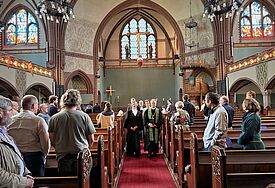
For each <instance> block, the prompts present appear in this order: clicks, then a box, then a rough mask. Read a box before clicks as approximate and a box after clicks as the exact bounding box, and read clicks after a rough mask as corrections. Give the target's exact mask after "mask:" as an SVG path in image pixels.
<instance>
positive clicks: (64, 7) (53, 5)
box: [35, 0, 75, 23]
mask: <svg viewBox="0 0 275 188" xmlns="http://www.w3.org/2000/svg"><path fill="white" fill-rule="evenodd" d="M37 8H38V10H36V11H35V13H36V14H37V15H38V16H39V18H42V15H45V17H46V18H47V20H50V21H54V17H55V18H56V19H55V20H56V23H59V20H58V18H62V19H63V20H64V22H68V21H69V20H70V17H72V18H75V15H74V12H73V8H74V7H73V4H72V3H71V1H70V2H69V0H41V2H40V3H39V4H38V7H37Z"/></svg>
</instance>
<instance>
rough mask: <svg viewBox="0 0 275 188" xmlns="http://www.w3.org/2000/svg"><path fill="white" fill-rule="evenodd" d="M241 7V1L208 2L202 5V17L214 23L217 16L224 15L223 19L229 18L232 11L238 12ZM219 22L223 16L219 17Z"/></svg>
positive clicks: (220, 0)
mask: <svg viewBox="0 0 275 188" xmlns="http://www.w3.org/2000/svg"><path fill="white" fill-rule="evenodd" d="M241 5H242V2H241V0H232V1H229V0H208V1H207V2H206V3H205V4H204V14H203V17H206V16H207V17H208V18H209V19H210V21H211V22H213V21H214V18H215V17H216V16H217V15H223V14H225V18H229V17H231V16H232V15H233V13H234V11H238V10H239V8H240V7H241ZM241 11H242V10H241ZM220 21H223V16H220Z"/></svg>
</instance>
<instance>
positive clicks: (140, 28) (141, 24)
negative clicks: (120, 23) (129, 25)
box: [138, 19, 146, 32]
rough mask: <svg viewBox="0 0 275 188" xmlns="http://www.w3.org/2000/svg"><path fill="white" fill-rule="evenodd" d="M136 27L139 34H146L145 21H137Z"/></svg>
mask: <svg viewBox="0 0 275 188" xmlns="http://www.w3.org/2000/svg"><path fill="white" fill-rule="evenodd" d="M138 27H139V31H140V32H146V21H145V20H144V19H140V20H139V21H138Z"/></svg>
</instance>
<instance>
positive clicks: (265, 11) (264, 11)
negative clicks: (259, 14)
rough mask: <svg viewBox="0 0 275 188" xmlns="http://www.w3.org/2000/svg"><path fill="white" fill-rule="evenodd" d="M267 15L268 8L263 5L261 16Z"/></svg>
mask: <svg viewBox="0 0 275 188" xmlns="http://www.w3.org/2000/svg"><path fill="white" fill-rule="evenodd" d="M267 15H269V12H268V10H267V9H266V8H265V6H263V17H265V16H267Z"/></svg>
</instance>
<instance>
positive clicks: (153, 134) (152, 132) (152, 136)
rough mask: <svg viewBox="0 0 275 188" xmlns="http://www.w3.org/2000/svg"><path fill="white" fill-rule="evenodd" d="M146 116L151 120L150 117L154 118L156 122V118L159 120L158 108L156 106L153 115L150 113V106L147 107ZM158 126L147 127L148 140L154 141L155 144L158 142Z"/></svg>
mask: <svg viewBox="0 0 275 188" xmlns="http://www.w3.org/2000/svg"><path fill="white" fill-rule="evenodd" d="M148 118H149V120H152V119H154V122H153V123H154V124H155V123H156V124H157V123H158V120H159V109H158V108H156V110H155V114H154V115H153V114H152V109H151V108H149V109H148ZM150 123H152V122H150ZM158 132H159V131H158V128H157V127H154V128H151V127H149V141H151V142H153V141H155V143H156V144H157V143H158V141H159V140H158V139H159V136H158Z"/></svg>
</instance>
